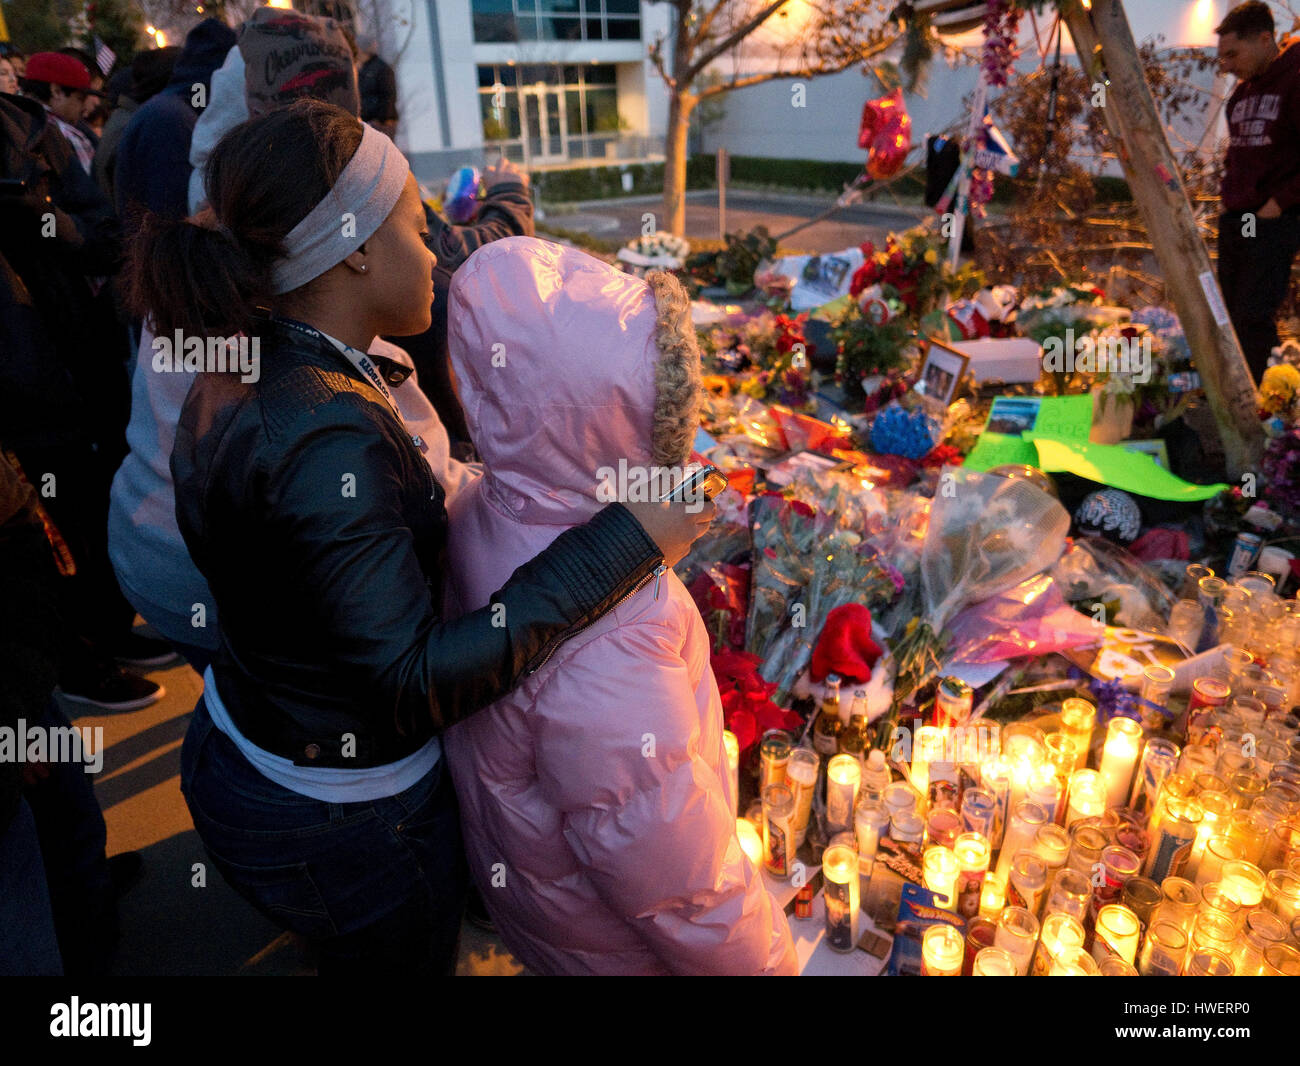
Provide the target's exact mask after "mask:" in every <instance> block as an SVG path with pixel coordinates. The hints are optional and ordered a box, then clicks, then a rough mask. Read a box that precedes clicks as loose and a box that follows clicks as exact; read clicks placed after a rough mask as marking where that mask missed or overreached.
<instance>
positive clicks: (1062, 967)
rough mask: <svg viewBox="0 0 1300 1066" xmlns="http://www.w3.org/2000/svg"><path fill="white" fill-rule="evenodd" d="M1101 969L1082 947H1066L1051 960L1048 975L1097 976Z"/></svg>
mask: <svg viewBox="0 0 1300 1066" xmlns="http://www.w3.org/2000/svg"><path fill="white" fill-rule="evenodd" d="M1100 975H1101V970H1100V969H1099V968H1098V966H1097V960H1096V959H1094V958H1093V957H1092V956H1091V955H1090V954H1088V952H1087V951H1085V950H1084V949H1083V948H1067V949H1066V950H1065V951H1062V952H1061V953H1060V954H1059V955H1057V956H1056V958H1055V959H1054V960H1053V961H1052V968H1051V970H1049V971H1048V973H1047V976H1048V977H1098V976H1100Z"/></svg>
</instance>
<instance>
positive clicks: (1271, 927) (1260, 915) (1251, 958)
mask: <svg viewBox="0 0 1300 1066" xmlns="http://www.w3.org/2000/svg"><path fill="white" fill-rule="evenodd" d="M1289 931H1290V930H1289V928H1288V926H1287V923H1286V922H1284V921H1282V919H1281V918H1279V917H1278V916H1277V915H1276V914H1273V913H1271V912H1269V911H1266V910H1262V909H1261V910H1254V911H1251V912H1250V913H1249V914H1248V915H1246V927H1245V929H1243V930H1242V935H1241V938H1240V939H1239V940H1238V941H1237V950H1236V952H1235V954H1234V955H1233V959H1232V961H1233V965H1235V966H1236V968H1237V976H1238V977H1257V976H1259V971H1260V970H1261V968H1262V967H1263V965H1264V952H1265V951H1267V950H1268V946H1269V945H1270V944H1280V943H1284V942H1285V941H1286V938H1287V934H1288V932H1289Z"/></svg>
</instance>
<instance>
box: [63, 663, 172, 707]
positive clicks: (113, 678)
mask: <svg viewBox="0 0 1300 1066" xmlns="http://www.w3.org/2000/svg"><path fill="white" fill-rule="evenodd" d="M60 691H61V692H62V693H63V696H64V698H65V699H67V700H71V701H72V702H73V703H88V704H90V705H91V706H92V707H101V708H103V709H104V710H106V711H138V710H140V708H141V707H148V706H150V705H152V704H155V703H157V702H158V701H159V700H160V699H162V698H163V697H164V696H165V695H167V690H166V689H165V688H163V687H162V685H159V684H157V683H156V682H153V681H150V680H149V679H148V678H146V677H136V676H135V674H128V673H127V672H126V671H125V670H123V669H121V668H120V667H115V666H110V667H109V668H108V669H107V670H105V671H104V672H103V673H101V674H99V675H97V676H95V677H94V678H93V679H90V680H88V681H85V682H80V683H72V684H70V685H69V684H64V685H61V686H60Z"/></svg>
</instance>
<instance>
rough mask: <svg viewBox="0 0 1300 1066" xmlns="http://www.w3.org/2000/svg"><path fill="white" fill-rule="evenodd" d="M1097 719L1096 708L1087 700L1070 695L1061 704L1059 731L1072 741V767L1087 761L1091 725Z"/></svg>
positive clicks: (1090, 740)
mask: <svg viewBox="0 0 1300 1066" xmlns="http://www.w3.org/2000/svg"><path fill="white" fill-rule="evenodd" d="M1096 721H1097V708H1096V707H1094V706H1093V705H1092V704H1091V703H1089V702H1088V701H1087V700H1084V699H1079V698H1078V697H1072V698H1070V699H1068V700H1066V701H1065V702H1064V703H1062V704H1061V732H1062V733H1064V734H1065V735H1066V736H1067V737H1069V738H1070V739H1071V740H1072V741H1074V747H1075V760H1074V769H1076V770H1078V769H1080V768H1081V767H1082V766H1083V764H1084V763H1086V762H1087V761H1088V749H1089V748H1090V747H1091V746H1092V727H1093V725H1094V724H1095V723H1096Z"/></svg>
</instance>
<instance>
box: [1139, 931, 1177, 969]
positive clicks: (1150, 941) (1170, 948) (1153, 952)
mask: <svg viewBox="0 0 1300 1066" xmlns="http://www.w3.org/2000/svg"><path fill="white" fill-rule="evenodd" d="M1186 955H1187V933H1186V932H1185V931H1184V930H1183V928H1182V926H1181V925H1179V924H1178V923H1177V922H1165V921H1154V922H1152V923H1151V928H1150V929H1148V930H1147V936H1146V940H1145V941H1143V943H1142V954H1141V956H1139V958H1138V973H1139V974H1140V975H1141V976H1142V977H1177V976H1178V975H1179V974H1181V973H1182V972H1183V959H1184V957H1185V956H1186Z"/></svg>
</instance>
